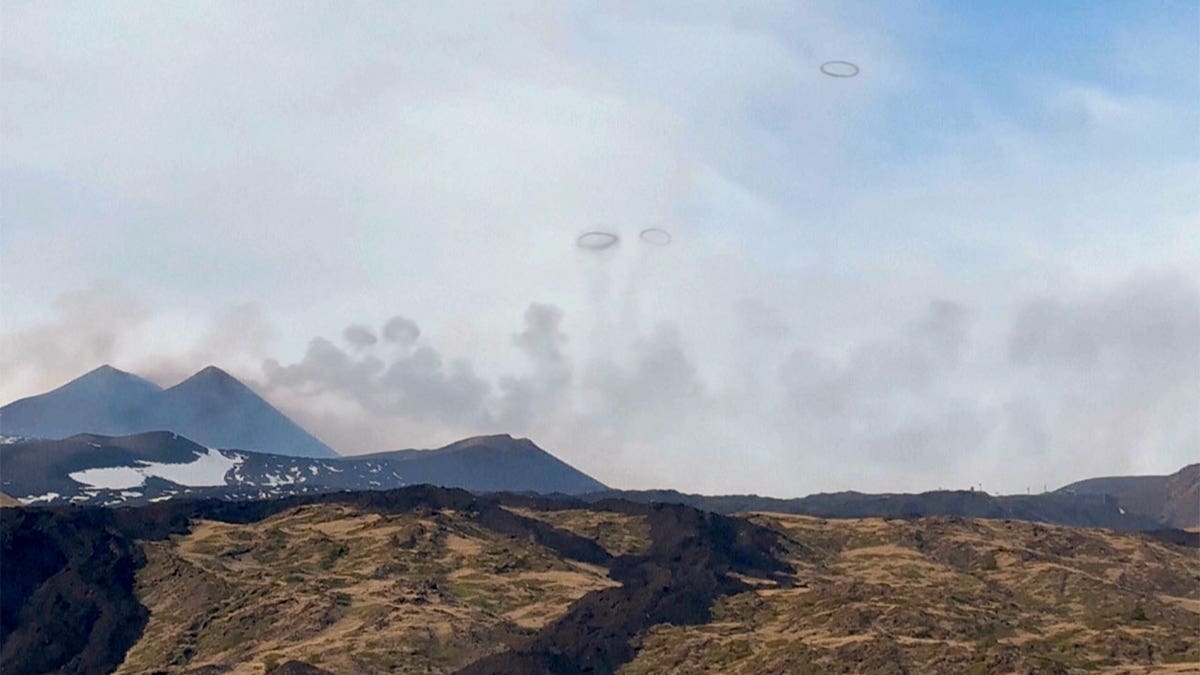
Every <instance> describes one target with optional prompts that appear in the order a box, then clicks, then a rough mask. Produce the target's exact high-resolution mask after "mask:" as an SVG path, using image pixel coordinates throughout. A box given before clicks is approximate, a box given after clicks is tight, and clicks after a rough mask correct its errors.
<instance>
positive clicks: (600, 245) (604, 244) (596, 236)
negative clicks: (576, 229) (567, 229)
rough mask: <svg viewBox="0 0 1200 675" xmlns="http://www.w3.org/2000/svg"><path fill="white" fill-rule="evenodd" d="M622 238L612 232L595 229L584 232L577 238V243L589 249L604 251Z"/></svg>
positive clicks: (580, 246)
mask: <svg viewBox="0 0 1200 675" xmlns="http://www.w3.org/2000/svg"><path fill="white" fill-rule="evenodd" d="M620 240H621V238H620V237H618V236H617V235H616V234H614V233H612V232H604V231H601V230H593V231H591V232H584V233H583V234H581V235H579V238H578V239H576V240H575V245H576V246H578V247H579V248H583V249H587V250H589V251H603V250H605V249H607V248H612V247H613V246H616V245H617V242H618V241H620Z"/></svg>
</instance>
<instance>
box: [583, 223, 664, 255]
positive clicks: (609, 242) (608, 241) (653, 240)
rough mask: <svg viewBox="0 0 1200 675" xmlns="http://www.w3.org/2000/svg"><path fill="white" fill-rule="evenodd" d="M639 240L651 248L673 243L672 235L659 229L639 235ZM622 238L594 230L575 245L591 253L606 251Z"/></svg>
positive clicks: (654, 228) (655, 228)
mask: <svg viewBox="0 0 1200 675" xmlns="http://www.w3.org/2000/svg"><path fill="white" fill-rule="evenodd" d="M638 238H639V239H641V240H642V241H643V242H645V243H647V244H650V245H651V246H666V245H667V244H670V243H671V233H670V232H667V231H666V230H663V229H659V228H657V227H648V228H646V229H644V230H642V231H641V232H640V233H638ZM620 241H621V236H620V235H619V234H617V233H616V232H608V231H605V230H592V231H590V232H584V233H583V234H581V235H579V238H578V239H576V240H575V245H576V246H578V247H579V248H582V249H586V250H589V251H604V250H607V249H610V248H612V247H614V246H616V245H617V244H618V243H619V242H620Z"/></svg>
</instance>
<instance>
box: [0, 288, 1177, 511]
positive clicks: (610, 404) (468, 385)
mask: <svg viewBox="0 0 1200 675" xmlns="http://www.w3.org/2000/svg"><path fill="white" fill-rule="evenodd" d="M115 297H123V302H124V303H126V304H127V305H129V306H138V301H137V300H136V298H133V297H131V296H129V295H128V294H126V295H124V296H122V295H121V294H120V293H118V292H115V291H114V290H113V289H112V288H101V289H97V290H95V291H93V292H88V293H78V294H73V295H71V296H67V297H64V298H63V299H62V300H61V302H60V306H61V307H62V308H63V309H64V310H68V311H74V310H78V309H79V303H83V304H85V305H87V306H89V307H94V308H95V309H96V310H97V311H100V312H101V315H103V311H102V310H104V309H109V308H107V307H105V306H104V305H102V304H98V302H99V300H98V299H99V298H109V299H111V298H115ZM730 310H731V311H730V316H747V318H746V320H745V324H744V325H743V326H742V328H743V329H744V330H745V331H746V333H745V335H744V337H743V339H741V340H738V341H736V342H735V343H734V344H731V345H730V348H731V349H735V350H742V351H743V356H744V357H745V359H746V360H747V361H749V362H757V363H761V364H763V365H764V366H765V368H764V370H763V372H764V373H768V372H769V373H771V375H770V376H769V377H767V378H765V379H763V380H761V381H759V382H757V386H755V387H754V388H753V389H747V388H746V387H744V386H743V384H742V383H741V382H740V381H739V380H738V379H736V378H735V379H730V380H726V379H722V378H716V379H713V378H708V379H706V378H704V377H702V375H701V369H700V368H699V366H698V364H697V362H696V356H695V354H694V350H693V349H692V348H690V347H689V340H688V336H685V335H683V334H681V333H680V332H679V331H678V330H677V329H676V328H675V327H673V326H671V325H670V324H666V323H661V324H658V325H656V326H650V327H648V328H647V329H646V330H645V331H644V332H642V333H638V334H628V335H626V336H625V342H624V344H621V345H612V347H613V348H612V349H611V350H609V356H603V357H596V356H594V355H593V356H588V355H582V354H578V353H574V352H571V351H570V350H569V347H570V346H571V345H572V343H573V342H574V340H572V336H569V335H567V334H566V333H565V332H564V331H563V329H562V321H563V319H564V314H565V313H564V311H563V310H562V309H561V308H558V307H556V306H554V305H550V304H544V303H531V304H530V305H529V306H528V307H527V309H526V311H525V313H524V317H523V322H524V325H523V326H522V327H521V329H520V330H519V331H518V332H516V333H512V334H511V340H510V348H511V349H512V350H513V351H514V352H516V353H517V354H518V355H519V356H520V357H521V359H520V360H518V362H517V363H519V364H520V365H519V367H518V368H517V369H516V370H515V371H514V372H510V373H507V374H503V375H500V376H498V377H495V378H490V377H486V376H484V375H482V374H481V373H480V372H479V370H478V369H477V367H476V364H475V363H474V362H473V361H472V359H471V358H470V357H469V356H466V355H454V354H447V353H445V352H443V351H442V350H440V349H439V348H438V347H437V346H436V345H433V344H430V343H428V342H427V341H425V340H424V339H417V340H416V341H413V342H408V343H405V344H400V343H396V342H378V341H377V342H376V343H374V344H364V341H362V340H360V339H358V338H357V337H356V336H357V335H358V334H370V335H374V334H375V329H374V328H372V327H370V326H369V324H365V323H355V324H351V326H350V327H348V329H347V330H346V331H343V336H342V337H343V340H342V342H341V343H337V342H334V341H331V340H329V339H326V338H321V337H317V338H314V339H313V340H312V341H311V342H310V343H309V346H308V349H307V350H306V352H305V353H304V355H303V356H302V357H301V358H300V359H299V360H297V361H295V362H292V363H281V362H280V361H279V360H277V359H274V358H266V359H263V360H261V361H260V364H261V367H245V368H241V369H239V370H235V372H236V373H237V374H238V375H240V376H241V377H243V378H245V379H246V380H247V381H248V382H249V383H251V384H252V386H254V387H255V388H257V389H258V390H259V391H260V392H261V393H263V394H264V395H265V396H267V397H268V398H269V399H271V400H273V401H275V402H277V403H278V404H280V405H281V406H282V407H283V408H284V409H285V411H287V412H288V413H289V414H291V415H292V416H294V417H295V418H296V419H297V420H299V421H300V422H301V423H303V424H305V425H307V426H308V427H309V428H311V429H312V430H313V431H314V432H315V433H317V435H318V436H320V437H322V438H323V439H324V440H326V441H328V442H330V443H332V444H333V445H334V446H335V447H337V448H339V449H341V450H342V451H344V452H351V453H355V452H367V451H379V450H386V449H395V448H398V447H410V446H423V445H436V444H439V443H442V442H447V441H449V440H452V439H454V438H458V437H461V436H466V435H469V434H475V433H484V432H493V431H505V432H510V433H516V434H522V435H528V436H531V437H533V438H535V439H536V440H538V441H539V442H541V443H543V444H545V445H546V446H547V447H550V448H551V449H553V450H556V451H559V452H561V453H562V454H564V455H565V456H566V457H567V458H568V459H570V460H571V461H573V462H575V463H577V464H579V465H580V466H581V467H582V468H584V469H585V470H588V471H591V472H593V473H595V474H596V475H598V476H599V477H601V478H602V479H604V480H608V481H610V482H614V483H617V484H622V485H639V486H651V485H659V486H662V485H669V486H676V487H681V488H685V489H693V490H705V491H709V492H713V491H746V490H757V491H759V492H766V493H772V494H799V493H801V492H807V491H812V490H820V489H837V488H851V487H853V488H858V489H876V490H884V489H929V488H934V487H939V486H960V487H961V486H966V485H972V484H974V485H979V484H982V485H983V487H984V488H985V489H990V490H1001V491H1022V490H1023V489H1024V488H1026V487H1029V488H1033V489H1040V488H1041V486H1042V485H1043V483H1045V484H1050V485H1054V484H1057V483H1061V482H1065V481H1068V480H1071V479H1073V478H1075V477H1077V476H1078V475H1080V472H1081V469H1080V467H1103V468H1102V469H1095V470H1090V471H1085V472H1084V473H1107V472H1124V471H1163V470H1167V469H1169V468H1171V467H1173V466H1176V465H1182V464H1184V463H1186V462H1188V461H1191V460H1192V459H1194V458H1195V456H1197V452H1200V431H1198V428H1197V417H1196V416H1195V415H1193V414H1191V412H1194V411H1195V409H1196V406H1197V405H1198V404H1200V385H1198V383H1200V347H1198V345H1200V288H1198V287H1197V285H1196V284H1195V283H1193V282H1191V281H1190V280H1188V279H1187V278H1186V277H1183V276H1180V275H1171V274H1165V275H1139V276H1135V277H1131V278H1129V279H1126V280H1125V281H1122V282H1120V283H1117V284H1114V285H1112V286H1110V287H1108V288H1105V289H1103V290H1101V291H1096V292H1090V293H1086V294H1083V295H1080V296H1077V297H1061V298H1030V299H1027V300H1025V301H1023V302H1021V303H1019V304H1018V306H1017V307H1016V309H1015V311H1014V312H1013V313H1012V314H1011V316H1010V317H1009V318H1008V319H1007V320H1006V324H1007V328H1006V329H1005V330H1004V331H1003V335H1004V336H1005V337H1004V339H1002V340H986V339H979V338H978V337H976V333H977V324H978V323H979V320H978V315H979V313H978V311H977V310H974V309H971V308H968V307H965V306H963V305H962V304H960V303H957V302H954V301H951V300H946V299H936V300H933V301H931V302H929V303H928V305H927V306H926V307H925V308H924V309H923V310H922V311H921V312H920V313H919V314H917V315H915V316H913V317H911V318H910V319H909V320H908V321H905V322H903V323H900V324H898V325H895V326H886V325H881V326H877V327H876V330H875V331H874V332H875V333H876V334H875V335H874V336H873V337H870V338H868V339H865V340H862V341H861V342H858V343H856V344H852V345H849V346H848V348H847V349H844V350H831V349H829V348H828V345H803V344H799V343H798V342H797V341H796V340H795V339H793V338H790V337H788V336H787V335H786V334H782V335H781V334H778V333H772V332H770V331H768V335H774V337H771V338H770V339H766V340H765V341H764V339H765V338H764V336H763V334H762V332H761V330H760V326H759V322H760V321H761V318H762V317H761V315H762V314H763V313H768V314H769V313H771V310H769V309H768V308H762V307H759V308H758V309H756V310H754V312H752V313H751V314H749V315H747V314H746V312H745V303H744V302H740V301H739V302H735V303H734V304H733V305H732V306H731V307H730ZM72 315H73V316H74V315H75V314H72ZM90 316H91V317H92V318H93V319H95V318H96V317H97V315H96V314H92V315H90ZM140 316H141V317H142V321H141V322H127V323H126V322H122V323H119V324H117V325H116V326H115V327H111V326H110V327H109V328H108V329H96V330H94V331H92V332H90V333H89V332H88V331H82V332H81V331H80V325H78V324H75V323H72V322H69V321H66V320H62V319H60V320H55V321H51V322H47V323H46V324H44V325H40V326H35V327H33V328H29V329H26V330H24V331H21V332H20V333H17V334H13V335H9V336H6V337H5V342H4V344H5V346H6V347H8V346H9V345H14V346H19V347H20V348H21V349H22V350H23V353H25V354H29V355H32V356H34V357H35V358H33V359H31V360H28V361H25V362H23V363H22V364H21V367H22V368H23V369H24V371H25V372H26V374H27V376H28V374H30V373H32V374H33V375H35V376H36V377H37V378H38V379H37V381H39V382H41V381H47V382H53V381H54V380H55V378H58V379H60V380H65V379H67V378H69V377H71V376H73V375H76V374H78V372H81V371H82V370H85V369H87V368H90V367H92V366H93V365H95V364H96V363H98V362H100V361H105V360H111V361H114V362H115V363H116V364H117V365H118V366H122V367H126V368H129V369H131V370H134V371H135V372H140V373H148V374H150V375H152V376H154V375H156V374H157V377H155V379H158V380H159V381H162V382H163V383H164V384H169V383H171V381H173V380H170V379H167V380H164V377H166V375H165V374H166V373H177V374H178V375H177V376H175V378H174V379H181V378H182V377H183V376H184V375H186V374H187V373H188V372H190V370H194V369H197V368H199V367H200V366H202V365H204V363H205V362H206V361H207V360H209V357H210V356H212V352H211V351H208V349H207V348H206V344H208V343H210V342H212V341H213V340H218V339H220V337H219V336H221V335H223V334H226V333H227V332H228V331H231V329H232V327H233V325H235V324H236V325H239V326H242V327H244V328H245V327H252V326H254V325H255V324H256V322H258V321H259V320H258V319H249V318H248V317H253V316H256V314H255V312H254V311H253V310H251V309H248V308H245V307H241V308H231V309H230V310H228V311H227V312H222V313H220V314H218V315H217V316H216V317H214V319H213V321H212V325H213V329H212V330H210V331H209V332H207V333H205V334H203V335H202V337H201V338H200V339H199V340H198V343H197V346H196V348H194V349H191V350H185V351H184V352H183V353H181V354H178V355H176V356H166V355H159V356H150V355H145V354H138V353H137V352H136V347H135V345H137V344H139V342H140V340H139V339H138V333H139V332H140V331H141V330H143V328H144V327H145V326H148V325H153V324H154V323H156V322H157V319H156V318H155V313H154V312H152V311H150V310H148V309H145V308H144V306H143V309H142V313H141V314H140ZM235 319H236V320H235ZM394 322H395V319H390V320H387V321H385V322H384V323H385V325H386V324H391V323H394ZM404 325H405V326H406V333H405V334H406V335H411V336H415V335H418V334H419V326H418V325H417V324H416V322H415V321H412V320H405V321H404ZM351 329H353V330H351ZM255 332H259V333H268V334H269V333H273V332H274V331H270V330H269V329H266V328H265V327H261V326H260V327H259V328H258V329H256V331H255ZM383 332H385V333H386V330H384V331H383ZM748 335H755V336H757V337H758V338H759V339H746V337H745V336H748ZM228 340H230V341H227V342H226V344H230V345H237V349H238V350H239V354H240V355H241V357H242V358H243V362H246V361H247V360H249V359H252V358H253V356H252V355H253V354H256V353H259V354H261V353H262V351H261V347H262V340H259V339H246V340H242V341H241V342H238V341H237V340H235V339H233V336H232V334H230V335H229V336H228ZM34 341H36V344H37V347H38V348H37V349H33V348H32V347H30V346H29V345H30V343H32V342H34ZM80 345H83V346H84V347H85V349H84V351H83V352H82V353H81V354H79V355H78V357H77V358H76V359H70V358H63V357H64V355H66V354H68V353H70V352H71V350H72V349H76V348H78V347H79V346H80ZM88 349H90V350H91V351H87V350H88ZM224 353H226V354H228V353H229V352H228V351H227V350H226V351H225V352H224ZM13 366H14V364H12V363H5V368H6V369H8V368H12V367H13Z"/></svg>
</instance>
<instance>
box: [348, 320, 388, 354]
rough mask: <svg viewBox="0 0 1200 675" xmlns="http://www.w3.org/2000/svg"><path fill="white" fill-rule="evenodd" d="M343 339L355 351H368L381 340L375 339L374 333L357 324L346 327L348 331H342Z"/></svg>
mask: <svg viewBox="0 0 1200 675" xmlns="http://www.w3.org/2000/svg"><path fill="white" fill-rule="evenodd" d="M342 337H344V338H345V339H346V342H348V343H349V344H350V346H351V347H354V348H355V349H366V348H367V347H370V346H373V345H374V344H375V343H376V342H379V338H377V337H375V332H374V331H372V330H371V329H370V328H368V327H366V326H364V325H362V324H357V323H356V324H351V325H349V326H346V330H344V331H342Z"/></svg>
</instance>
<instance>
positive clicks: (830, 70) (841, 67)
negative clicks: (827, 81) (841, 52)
mask: <svg viewBox="0 0 1200 675" xmlns="http://www.w3.org/2000/svg"><path fill="white" fill-rule="evenodd" d="M821 72H822V73H825V74H826V75H828V76H830V77H854V76H855V75H857V74H858V66H856V65H854V64H853V63H850V62H849V61H826V62H825V63H822V64H821Z"/></svg>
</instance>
